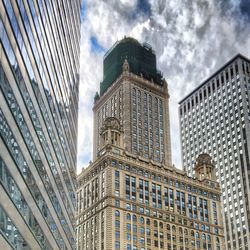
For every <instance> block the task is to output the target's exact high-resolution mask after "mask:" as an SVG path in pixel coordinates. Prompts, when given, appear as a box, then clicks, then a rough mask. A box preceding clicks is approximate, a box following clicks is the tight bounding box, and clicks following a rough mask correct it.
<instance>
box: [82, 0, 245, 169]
mask: <svg viewBox="0 0 250 250" xmlns="http://www.w3.org/2000/svg"><path fill="white" fill-rule="evenodd" d="M138 3H139V0H138V1H127V0H122V1H116V0H113V1H105V0H103V1H101V0H95V1H92V0H87V1H86V18H85V19H84V21H83V23H82V27H81V30H82V40H81V61H80V63H81V68H80V84H81V85H80V103H79V105H80V110H79V111H80V112H79V138H78V169H81V168H82V167H86V165H87V164H88V161H89V160H91V159H92V155H91V154H92V106H93V97H94V94H95V92H96V91H99V83H100V81H101V80H102V60H103V55H104V53H93V52H91V45H90V38H91V37H92V36H94V37H96V38H97V41H98V42H99V43H100V44H101V46H102V47H104V48H105V49H109V48H110V47H111V46H112V45H113V44H114V43H115V42H116V41H117V40H119V39H121V38H122V37H124V36H125V35H126V36H129V35H130V36H133V37H135V38H137V39H138V40H139V41H141V42H144V41H145V42H148V43H150V44H151V45H152V47H153V49H154V50H155V51H156V55H157V61H158V68H159V69H160V70H161V71H162V72H163V74H164V76H165V78H166V79H167V81H168V84H169V91H170V98H171V99H170V112H171V113H170V120H171V138H172V139H171V140H172V154H173V163H175V165H177V166H178V167H180V166H181V160H180V159H181V157H180V143H179V140H180V139H179V127H178V124H179V120H178V110H177V109H178V101H180V100H181V99H182V98H183V97H184V96H185V95H186V94H188V93H189V92H190V91H191V90H193V89H194V88H195V87H196V86H197V85H199V84H200V83H201V82H202V80H204V79H205V78H207V77H208V76H209V75H210V74H212V73H213V72H214V71H215V70H216V69H218V67H220V66H222V65H223V64H224V63H225V62H226V61H227V60H229V59H230V58H232V57H233V56H234V55H235V54H236V53H239V52H240V53H243V54H245V55H246V56H248V57H249V56H250V50H249V47H250V37H249V33H250V30H249V29H250V28H249V25H246V24H245V23H244V22H245V21H246V20H247V19H246V18H243V17H242V15H241V13H240V11H239V8H238V5H235V2H234V5H233V4H230V3H229V2H228V4H225V2H224V1H216V0H213V1H212V0H211V1H206V0H193V1H188V4H187V3H185V2H184V1H181V0H178V1H177V0H169V1H153V0H151V1H150V7H151V10H150V11H149V13H150V15H145V12H144V11H143V10H139V9H136V7H137V6H138Z"/></svg>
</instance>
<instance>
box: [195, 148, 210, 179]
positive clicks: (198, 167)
mask: <svg viewBox="0 0 250 250" xmlns="http://www.w3.org/2000/svg"><path fill="white" fill-rule="evenodd" d="M214 169H215V166H214V163H213V161H212V158H211V156H210V155H209V154H206V153H203V154H200V155H199V156H198V157H197V159H196V163H195V167H194V170H195V176H196V177H197V178H198V180H200V181H203V180H205V179H208V180H215V176H214Z"/></svg>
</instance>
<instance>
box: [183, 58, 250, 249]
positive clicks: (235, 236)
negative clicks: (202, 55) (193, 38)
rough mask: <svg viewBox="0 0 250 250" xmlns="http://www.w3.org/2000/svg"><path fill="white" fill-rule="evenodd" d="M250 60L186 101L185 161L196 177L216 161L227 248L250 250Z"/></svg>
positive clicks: (225, 70)
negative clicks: (207, 160) (198, 166)
mask: <svg viewBox="0 0 250 250" xmlns="http://www.w3.org/2000/svg"><path fill="white" fill-rule="evenodd" d="M249 103H250V61H249V59H247V58H245V57H244V56H242V55H237V56H235V57H234V58H232V59H231V60H230V61H229V62H227V63H226V64H225V65H224V66H223V67H222V68H220V69H219V70H218V71H216V72H215V73H214V74H213V75H212V76H211V77H209V78H208V79H207V80H206V81H204V82H203V83H202V84H201V85H200V86H198V87H197V88H196V89H195V90H194V91H193V92H191V93H190V94H189V95H188V96H187V97H185V98H184V99H183V100H182V101H181V102H180V108H179V111H180V127H181V144H182V160H183V165H184V167H185V170H186V171H187V172H188V174H189V175H190V176H192V175H193V173H194V164H195V159H196V157H197V156H198V155H199V154H200V153H201V152H206V153H208V154H210V155H211V156H212V158H213V159H214V161H215V163H216V164H215V165H216V176H217V180H218V181H219V182H220V184H221V188H222V200H223V206H222V209H223V222H224V229H225V241H226V244H225V248H226V249H244V250H247V249H249V248H250V210H249V201H250V179H249V177H250V161H249V155H250V105H249Z"/></svg>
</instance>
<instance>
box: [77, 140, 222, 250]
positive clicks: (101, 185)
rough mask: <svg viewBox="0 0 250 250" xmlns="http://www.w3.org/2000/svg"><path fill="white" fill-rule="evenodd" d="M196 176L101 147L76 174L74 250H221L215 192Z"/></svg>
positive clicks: (213, 186) (217, 192)
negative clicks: (94, 156)
mask: <svg viewBox="0 0 250 250" xmlns="http://www.w3.org/2000/svg"><path fill="white" fill-rule="evenodd" d="M205 166H206V164H204V166H203V169H204V167H205ZM208 169H209V168H208ZM205 172H206V171H205ZM209 174H210V173H209ZM209 174H208V175H209ZM203 177H204V178H203ZM198 178H200V179H201V180H197V179H196V180H195V179H192V178H190V177H187V175H186V174H185V173H184V172H183V171H180V170H178V169H176V168H173V167H166V166H165V165H162V164H157V163H154V162H152V161H145V160H143V159H142V158H139V157H132V156H131V154H129V153H126V152H125V151H124V150H122V149H121V148H119V147H117V146H115V145H111V144H109V145H106V146H105V147H104V149H103V153H102V155H101V156H100V157H98V159H97V160H96V161H95V162H94V163H92V164H91V165H90V166H89V167H88V168H87V169H84V170H83V171H82V173H81V174H80V175H79V176H78V184H79V188H78V191H77V224H76V229H77V232H76V235H77V249H79V250H80V249H81V250H87V249H105V250H111V249H168V250H173V249H176V250H177V249H178V250H181V249H186V250H188V249H190V250H191V249H224V247H223V244H224V243H223V242H224V238H223V228H222V220H221V203H220V194H221V193H220V188H219V186H218V184H217V182H215V181H213V180H210V179H208V178H206V176H203V175H201V176H200V177H198Z"/></svg>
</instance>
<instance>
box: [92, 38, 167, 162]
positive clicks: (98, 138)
mask: <svg viewBox="0 0 250 250" xmlns="http://www.w3.org/2000/svg"><path fill="white" fill-rule="evenodd" d="M122 72H123V74H122V75H121V73H122ZM130 72H132V73H134V74H133V75H131V74H130ZM111 85H112V86H114V87H113V88H111ZM100 95H101V98H100V101H98V102H96V105H94V108H93V111H94V150H93V152H94V159H96V157H97V156H98V155H99V154H100V151H101V148H102V146H104V141H103V138H102V137H103V136H102V135H101V128H102V126H103V125H104V122H105V119H106V118H107V117H115V118H117V119H118V120H119V122H120V125H121V126H122V127H123V128H124V130H123V135H122V138H123V143H124V147H125V149H126V150H127V151H128V152H130V153H132V154H134V155H138V156H140V157H143V158H145V159H148V160H150V159H152V160H154V161H155V162H158V163H164V164H167V165H171V150H170V133H169V115H168V114H169V105H168V98H169V96H168V90H167V84H166V82H165V80H164V79H163V78H162V75H161V73H160V72H159V71H157V69H156V57H155V54H154V53H153V51H152V49H151V48H150V46H149V45H144V46H141V45H140V43H139V42H138V41H136V40H135V39H133V38H125V39H123V40H122V41H120V42H119V43H117V44H115V45H114V48H112V49H111V50H110V51H108V52H107V53H106V55H105V57H104V65H103V82H102V83H101V86H100ZM98 98H99V97H98V96H96V100H97V99H98ZM131 107H132V110H131ZM164 118H165V119H164Z"/></svg>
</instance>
